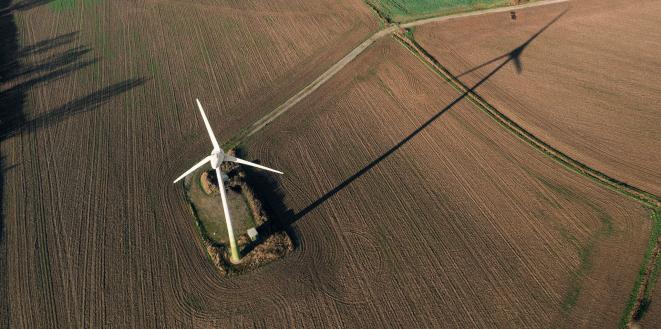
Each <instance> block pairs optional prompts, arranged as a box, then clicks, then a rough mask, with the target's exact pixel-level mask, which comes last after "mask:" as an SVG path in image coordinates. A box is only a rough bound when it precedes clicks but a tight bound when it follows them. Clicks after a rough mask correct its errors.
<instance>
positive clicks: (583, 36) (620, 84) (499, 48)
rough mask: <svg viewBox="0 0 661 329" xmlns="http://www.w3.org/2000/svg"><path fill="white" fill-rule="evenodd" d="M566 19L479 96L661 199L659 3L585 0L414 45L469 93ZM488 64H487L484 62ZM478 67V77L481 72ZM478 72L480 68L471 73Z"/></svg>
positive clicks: (484, 21)
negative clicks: (509, 57) (508, 58)
mask: <svg viewBox="0 0 661 329" xmlns="http://www.w3.org/2000/svg"><path fill="white" fill-rule="evenodd" d="M565 8H569V10H568V11H567V13H566V14H565V15H563V16H562V17H560V19H559V20H558V21H557V22H555V23H554V24H552V25H551V26H549V28H548V29H546V30H545V31H544V32H543V33H542V34H540V35H539V37H537V38H536V39H534V40H533V41H532V42H531V43H530V44H529V45H528V46H527V47H525V49H523V51H522V52H521V54H520V56H519V57H520V60H521V71H520V72H517V69H516V66H515V65H513V62H512V63H509V64H508V65H507V66H506V67H504V68H503V69H502V70H500V71H499V72H497V73H496V74H494V76H493V77H492V78H491V79H489V81H487V82H486V83H484V84H483V85H482V86H480V87H479V88H478V89H477V92H478V93H479V94H480V95H481V96H482V97H484V98H486V99H487V100H488V101H489V102H490V103H491V104H492V105H494V106H495V107H496V108H498V109H499V110H500V111H501V112H503V113H505V114H506V115H507V116H509V117H510V118H511V119H512V120H514V121H515V122H517V123H518V124H520V125H521V126H523V127H524V128H525V129H527V130H528V131H530V132H531V133H533V134H534V135H536V136H537V137H539V138H541V139H542V140H544V141H545V142H547V143H549V144H551V145H553V146H554V147H555V148H557V149H559V150H560V151H562V152H564V153H566V154H568V155H569V156H571V157H573V158H574V159H577V160H579V161H581V162H583V163H585V164H587V165H588V166H590V167H592V168H595V169H597V170H599V171H601V172H604V173H606V174H607V175H610V176H611V177H614V178H616V179H619V180H621V181H624V182H625V183H628V184H631V185H634V186H637V187H639V188H642V189H643V190H646V191H648V192H651V193H654V194H657V195H658V194H659V193H661V172H660V171H659V170H658V168H661V154H659V152H658V150H659V149H661V132H660V131H659V126H661V110H659V106H658V104H659V103H660V102H661V75H659V74H657V71H658V68H659V67H661V41H659V38H658V37H657V36H658V35H659V33H661V27H660V26H659V24H658V22H659V15H658V12H659V10H661V3H659V2H658V1H637V2H636V3H635V5H633V4H632V3H631V2H630V1H623V0H608V1H594V0H580V1H571V2H569V3H564V4H557V5H550V6H542V7H536V8H531V9H526V10H522V11H519V12H518V13H517V15H516V19H515V20H513V19H512V18H511V14H510V13H501V14H492V15H484V16H479V17H471V18H466V19H461V20H452V21H447V22H443V23H436V24H429V25H425V26H420V27H418V28H417V29H416V30H415V38H416V40H417V41H418V42H419V43H420V45H422V46H423V47H424V48H425V49H426V50H427V51H429V52H430V53H431V54H432V55H433V56H434V57H435V58H436V59H437V60H438V61H439V62H440V63H441V64H442V65H444V66H445V67H446V68H447V69H448V70H449V71H450V72H451V73H452V74H454V75H456V76H459V78H460V79H461V80H462V81H464V82H465V83H466V84H467V85H469V86H470V85H472V84H473V83H475V82H477V81H479V80H480V79H481V78H482V77H484V76H485V75H487V74H488V73H489V72H491V71H492V70H493V69H494V68H495V67H496V66H497V65H498V64H499V63H501V62H502V61H505V60H506V58H500V59H498V60H496V61H494V62H491V60H493V59H494V58H498V57H500V56H501V55H506V54H508V53H511V52H512V51H513V50H515V49H516V48H517V47H519V46H521V45H522V44H523V43H524V42H526V41H527V40H528V39H529V38H530V37H531V36H532V35H533V34H534V33H535V32H537V31H538V30H539V29H540V28H542V27H543V26H545V25H546V24H548V23H549V22H550V21H551V20H552V19H554V18H555V17H557V15H558V14H559V13H561V12H562V11H563V9H565ZM485 63H486V64H487V65H484V66H481V65H483V64H485ZM476 68H477V69H476ZM473 69H475V70H473Z"/></svg>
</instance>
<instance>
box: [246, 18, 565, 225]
mask: <svg viewBox="0 0 661 329" xmlns="http://www.w3.org/2000/svg"><path fill="white" fill-rule="evenodd" d="M566 12H567V9H565V10H564V11H563V12H562V13H560V14H559V15H558V16H557V17H555V18H554V19H553V20H551V21H550V22H549V23H548V24H546V25H545V26H544V27H543V28H541V29H540V30H539V31H538V32H537V33H535V34H533V35H532V37H530V38H529V39H528V40H527V41H525V42H524V43H523V44H521V45H520V46H518V47H517V48H515V49H514V50H512V51H511V52H509V53H507V54H505V55H503V56H500V57H498V58H497V59H494V60H491V61H489V62H488V63H485V64H483V65H481V66H480V67H482V66H485V65H488V64H489V63H493V62H495V61H497V60H498V59H503V58H505V60H504V61H503V62H502V63H500V64H498V66H497V67H496V68H494V69H493V70H492V71H491V72H489V73H488V74H487V75H486V76H484V77H483V78H482V79H481V80H480V81H478V82H477V83H476V84H475V85H473V86H472V87H470V88H467V91H466V92H464V93H462V94H461V95H460V96H459V97H457V98H456V99H455V100H453V101H452V102H450V103H449V104H448V105H446V106H445V107H444V108H442V109H441V110H439V111H438V112H436V114H434V115H433V116H432V117H430V118H429V119H428V120H427V121H425V122H424V123H423V124H422V125H420V126H419V127H418V128H416V129H415V130H414V131H413V132H411V133H410V134H409V135H407V136H406V137H404V138H403V139H402V140H401V141H399V142H398V143H397V144H395V145H394V146H392V147H391V148H390V149H388V150H387V151H385V152H384V153H383V154H381V155H380V156H379V157H377V158H376V159H374V160H372V162H370V163H368V164H367V165H366V166H364V167H363V168H362V169H360V170H358V171H357V172H355V173H354V174H353V175H351V176H349V177H348V178H346V179H345V180H344V181H342V182H341V183H340V184H338V185H337V186H335V187H334V188H333V189H331V190H330V191H328V192H326V193H325V194H324V195H322V196H321V197H319V198H318V199H317V200H315V201H314V202H312V203H310V204H309V205H308V206H307V207H305V208H303V209H302V210H300V211H299V212H297V213H294V212H293V211H292V210H291V209H289V208H288V207H287V206H286V205H285V203H284V192H283V190H282V187H281V186H280V185H279V183H278V182H277V181H276V180H275V179H274V178H272V177H271V175H267V174H265V173H263V172H260V171H256V170H252V169H251V173H250V175H249V177H254V178H253V181H252V182H251V184H253V185H251V186H254V187H255V190H256V193H257V191H259V193H260V195H262V196H263V197H261V198H260V200H263V202H264V203H267V204H268V205H269V210H272V211H273V214H274V215H273V219H272V220H270V221H269V222H267V223H265V224H264V225H262V226H261V227H259V228H258V231H259V233H260V236H261V235H262V234H265V235H264V238H266V237H268V234H272V233H274V232H278V231H280V230H288V229H290V228H291V225H292V224H294V223H295V222H296V221H298V220H299V219H301V218H303V217H304V216H305V215H307V214H308V213H309V212H311V211H313V210H314V209H316V208H317V207H319V206H320V205H322V204H323V203H324V202H326V201H327V200H328V199H330V198H331V197H333V196H334V195H335V194H337V193H338V192H340V191H342V190H343V189H344V188H346V187H347V186H349V185H350V184H351V183H352V182H353V181H355V180H356V179H358V178H359V177H361V176H363V175H364V174H365V173H367V172H369V171H370V170H371V169H372V168H374V167H375V166H376V165H378V164H379V163H381V161H383V160H385V159H387V158H388V157H390V156H391V155H392V154H393V153H395V152H396V151H397V150H399V149H400V148H401V147H402V146H404V145H405V144H406V143H408V142H409V141H410V140H411V139H413V138H414V137H415V136H417V135H418V134H419V133H420V132H422V131H423V130H424V129H425V128H427V127H428V126H429V125H431V124H432V123H434V122H435V121H436V120H437V119H438V118H439V117H440V116H442V115H443V114H444V113H446V112H447V111H449V110H450V109H452V108H453V107H454V106H455V105H457V104H458V103H459V102H461V101H462V100H463V99H464V98H465V97H466V96H467V95H469V94H471V93H474V91H475V90H476V89H477V88H478V87H479V86H481V85H482V84H483V83H484V82H486V81H487V80H489V79H490V78H491V77H492V76H493V75H494V74H496V73H497V72H498V71H500V70H501V69H502V68H503V67H504V66H505V65H507V64H508V63H509V62H510V61H515V62H516V61H520V59H519V58H520V56H521V53H522V52H523V50H525V48H526V47H527V46H528V45H530V43H531V42H532V41H533V40H534V39H535V38H537V37H538V36H539V35H540V34H541V33H542V32H544V31H545V30H546V29H547V28H548V27H549V26H551V25H552V24H553V23H555V22H556V21H557V20H558V19H560V17H562V16H563V15H564V14H565V13H566ZM426 55H427V56H429V57H430V58H432V60H433V61H436V59H435V58H434V57H433V56H432V55H431V54H428V53H427V54H426ZM515 65H517V64H516V63H515ZM518 65H519V66H517V67H520V63H519V64H518Z"/></svg>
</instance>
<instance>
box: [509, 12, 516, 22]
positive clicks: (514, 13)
mask: <svg viewBox="0 0 661 329" xmlns="http://www.w3.org/2000/svg"><path fill="white" fill-rule="evenodd" d="M510 17H511V18H512V20H516V12H515V11H510Z"/></svg>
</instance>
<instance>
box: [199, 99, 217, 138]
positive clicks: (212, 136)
mask: <svg viewBox="0 0 661 329" xmlns="http://www.w3.org/2000/svg"><path fill="white" fill-rule="evenodd" d="M195 100H196V101H197V107H199V108H200V113H202V119H203V120H204V125H205V126H207V132H208V133H209V138H211V143H212V144H213V150H214V151H218V150H220V145H218V141H217V140H216V136H215V135H214V134H213V130H211V125H210V124H209V120H208V119H207V115H206V114H204V110H203V109H202V103H200V100H199V99H197V98H196V99H195Z"/></svg>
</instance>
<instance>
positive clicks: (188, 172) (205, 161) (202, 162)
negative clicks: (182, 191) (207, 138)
mask: <svg viewBox="0 0 661 329" xmlns="http://www.w3.org/2000/svg"><path fill="white" fill-rule="evenodd" d="M210 160H211V156H208V157H206V158H204V159H202V161H200V162H198V163H197V164H196V165H194V166H193V168H190V169H188V171H186V172H185V173H184V174H183V175H181V176H179V178H177V179H175V180H174V182H173V183H176V182H178V181H180V180H181V179H182V178H184V177H186V176H188V174H190V173H192V172H193V171H195V170H197V168H200V167H202V166H203V165H204V164H205V163H207V162H209V161H210Z"/></svg>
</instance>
